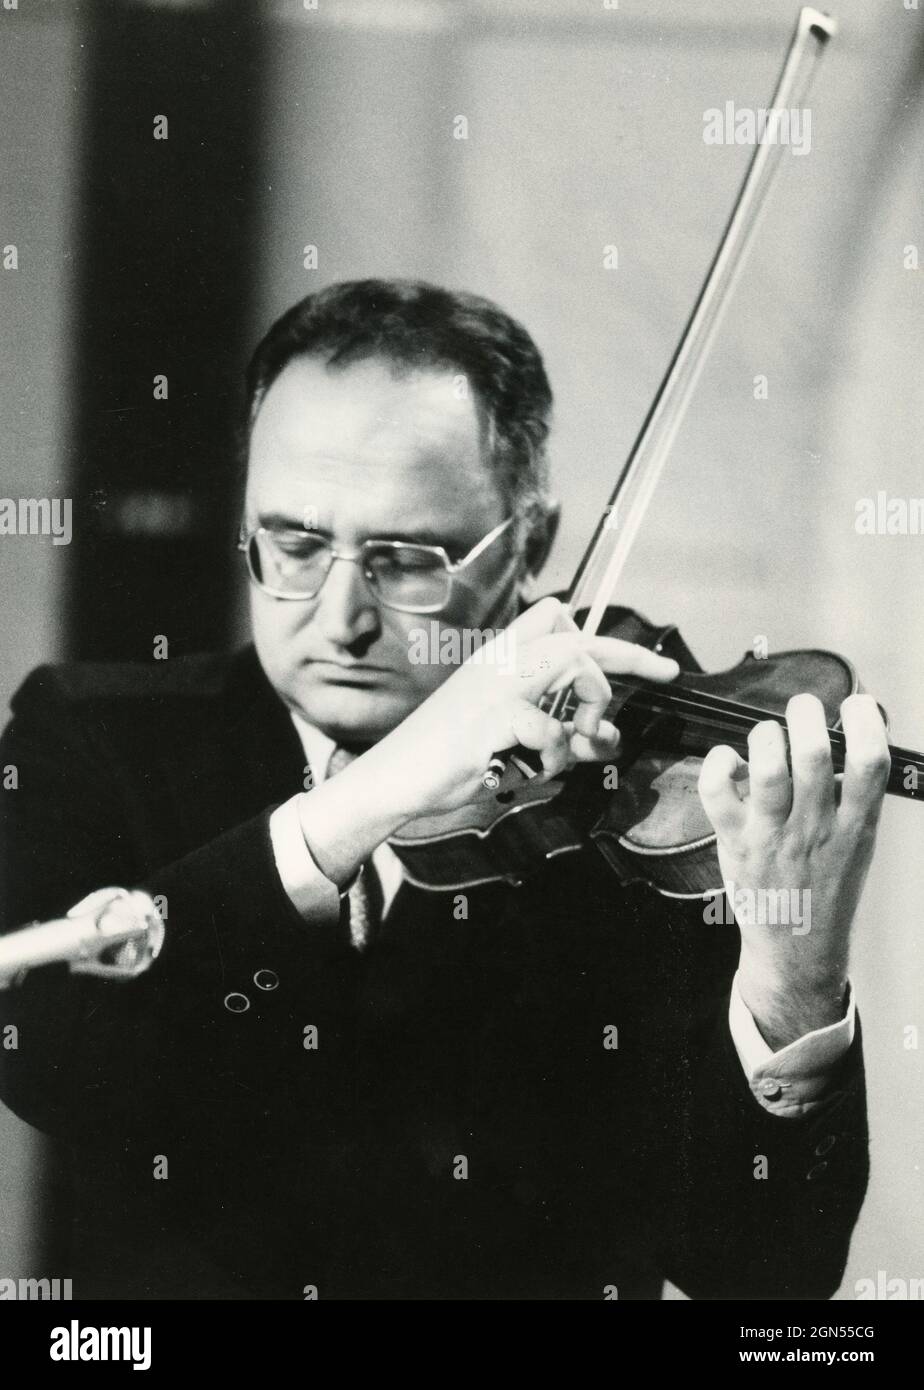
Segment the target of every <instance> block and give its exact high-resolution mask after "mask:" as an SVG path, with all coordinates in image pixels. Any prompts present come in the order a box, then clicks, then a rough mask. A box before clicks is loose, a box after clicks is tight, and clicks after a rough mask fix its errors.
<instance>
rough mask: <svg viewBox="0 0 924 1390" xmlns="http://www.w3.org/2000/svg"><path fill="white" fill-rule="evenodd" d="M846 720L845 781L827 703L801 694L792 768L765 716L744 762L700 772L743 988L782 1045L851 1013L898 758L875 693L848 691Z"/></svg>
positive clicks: (708, 765)
mask: <svg viewBox="0 0 924 1390" xmlns="http://www.w3.org/2000/svg"><path fill="white" fill-rule="evenodd" d="M841 720H842V727H843V730H844V734H845V738H846V745H847V752H846V761H845V768H844V773H843V777H842V778H841V777H838V778H837V779H836V778H835V775H834V770H833V766H832V758H831V745H830V741H829V739H828V734H827V729H826V721H825V713H824V708H823V706H822V704H821V701H820V700H818V699H817V698H816V697H815V696H814V695H796V696H794V697H793V699H791V700H790V702H789V704H788V706H787V709H786V725H787V729H788V732H789V748H790V758H789V762H787V755H786V740H785V738H784V735H783V729H782V727H781V725H780V724H779V723H777V722H776V720H766V721H765V722H763V723H760V724H757V725H756V726H755V727H754V729H752V731H751V733H750V736H749V739H748V753H749V757H748V762H745V761H744V759H743V758H741V757H739V755H738V754H737V753H736V752H735V751H734V749H732V748H729V747H727V746H725V745H722V746H719V747H716V748H713V749H712V750H711V752H710V753H709V754H708V756H707V757H706V759H705V760H704V762H703V767H702V772H701V775H700V783H699V791H700V797H701V799H702V803H703V807H704V809H705V811H706V814H707V816H708V817H709V820H710V821H711V822H712V826H713V829H714V830H715V832H716V837H717V840H718V852H719V864H720V867H721V870H722V877H723V880H724V881H725V885H726V890H727V891H729V892H733V894H734V897H733V902H732V906H733V908H734V910H735V918H736V921H737V922H738V926H739V928H740V931H741V960H740V963H739V973H738V984H739V988H740V991H741V995H742V998H743V999H744V1002H745V1003H746V1004H747V1006H748V1008H749V1009H750V1011H751V1013H752V1014H753V1016H754V1019H755V1022H756V1023H757V1026H758V1028H759V1029H760V1032H761V1033H762V1035H763V1037H764V1039H765V1040H766V1042H767V1043H768V1045H769V1046H770V1047H772V1048H773V1049H774V1050H777V1049H779V1048H781V1047H784V1046H786V1044H787V1043H790V1042H793V1041H795V1039H796V1038H799V1037H801V1036H802V1035H803V1034H805V1033H807V1032H810V1031H812V1030H813V1029H815V1028H822V1027H825V1026H826V1025H827V1024H830V1023H835V1022H837V1021H838V1020H839V1019H841V1018H842V1017H843V1013H844V1001H845V995H846V988H847V963H848V952H849V937H850V926H851V923H852V921H853V917H854V913H855V912H856V908H857V903H858V901H859V897H860V892H861V889H862V887H863V882H864V880H865V878H866V873H867V870H868V868H869V864H870V860H871V858H872V853H873V847H874V844H875V839H876V828H877V825H878V822H879V815H880V812H881V809H882V799H883V795H884V793H885V788H886V783H887V781H888V776H889V769H890V757H889V746H888V737H887V734H886V729H885V725H884V723H883V720H882V715H881V713H880V711H879V708H878V706H877V704H876V702H875V700H874V699H873V698H872V697H871V696H869V695H851V696H850V697H849V698H848V699H846V700H845V701H844V703H843V705H842V706H841ZM790 764H791V768H792V772H791V773H790ZM770 894H774V895H775V897H770ZM783 895H785V897H784V896H783ZM774 905H775V906H774ZM781 909H782V910H781ZM781 917H782V918H784V922H783V923H781V920H780V919H781ZM768 918H769V920H768Z"/></svg>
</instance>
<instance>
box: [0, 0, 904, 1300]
mask: <svg viewBox="0 0 924 1390" xmlns="http://www.w3.org/2000/svg"><path fill="white" fill-rule="evenodd" d="M797 8H798V7H797V4H796V3H795V0H764V3H762V4H761V5H759V6H757V5H741V4H739V3H736V0H684V3H683V4H682V5H680V4H678V3H676V0H675V2H674V3H670V2H669V0H619V3H618V4H617V3H615V2H614V0H607V2H604V0H482V3H477V0H318V2H317V3H316V4H310V3H306V0H249V2H248V0H97V2H96V3H87V2H86V0H19V3H18V4H17V5H16V7H15V8H14V9H9V8H8V7H7V6H6V5H4V8H2V9H0V266H2V267H3V268H0V313H2V335H0V365H2V380H0V494H2V496H3V497H9V498H20V497H43V496H44V497H49V498H52V497H57V498H71V499H73V528H74V534H73V542H72V544H70V545H69V546H53V545H52V544H51V542H50V540H49V539H48V538H38V537H26V536H14V537H0V653H2V663H0V707H2V710H3V715H4V718H5V712H6V707H7V704H8V701H9V698H10V696H11V695H12V694H13V692H14V690H15V689H16V687H17V686H18V685H19V683H20V681H21V680H22V679H23V677H24V676H25V675H26V673H27V672H28V671H30V670H31V669H32V668H33V667H34V666H35V665H37V664H38V663H40V662H43V661H54V660H60V659H65V658H103V657H131V658H137V659H139V660H150V659H151V657H152V649H153V642H154V639H155V637H156V636H157V635H160V634H163V635H166V636H168V637H169V641H170V652H171V655H173V654H178V653H179V652H181V651H185V650H193V649H196V648H221V647H225V646H227V645H228V644H229V643H236V642H240V641H243V640H245V639H246V626H245V623H244V617H243V614H244V609H243V600H242V592H243V586H242V583H241V578H242V576H241V575H240V574H239V573H238V569H237V563H236V562H237V560H238V559H239V557H238V556H236V555H235V552H234V539H235V532H236V526H237V516H236V514H235V511H234V505H235V498H234V487H233V483H234V476H235V463H234V452H235V429H236V426H237V424H238V419H239V411H240V403H241V385H240V383H241V374H242V371H243V367H244V365H245V363H246V360H247V357H248V355H249V352H250V350H251V349H252V347H253V346H254V345H255V343H256V341H257V340H258V338H259V337H260V336H261V335H262V333H263V332H264V331H265V329H266V328H267V327H268V326H269V324H270V322H271V321H272V320H273V319H274V317H276V316H277V315H278V314H279V313H281V312H282V311H283V310H284V309H286V308H287V307H288V306H289V305H290V304H292V303H293V302H294V301H295V300H296V299H298V298H300V297H301V296H302V295H304V294H306V293H309V292H310V291H312V290H315V289H318V288H320V287H321V286H322V285H324V284H327V283H329V282H331V281H333V280H337V279H342V278H354V277H358V276H390V275H404V276H414V277H422V278H426V279H431V280H434V281H437V282H440V283H444V284H447V285H450V286H453V287H458V288H466V289H470V290H474V291H477V292H478V293H481V294H485V295H488V296H489V297H492V298H495V299H497V300H498V301H499V302H500V303H501V304H502V305H503V306H504V307H505V308H506V309H508V310H509V311H510V312H512V313H513V314H514V315H515V316H517V317H518V318H520V319H521V320H522V321H523V322H524V323H525V324H526V326H527V327H528V328H529V329H530V331H531V332H532V334H533V336H534V337H535V339H536V341H537V343H538V344H539V346H540V348H541V350H542V352H543V353H544V356H545V359H546V364H547V367H548V370H549V374H550V377H551V380H552V384H553V387H554V389H555V394H556V425H555V432H554V437H553V451H552V452H553V460H554V477H555V483H556V489H557V492H558V494H559V496H560V497H561V499H562V502H563V506H564V523H563V528H562V534H561V537H560V540H559V543H558V545H557V548H556V551H555V554H554V556H553V559H552V561H551V564H550V566H549V569H548V571H547V575H546V579H547V587H548V588H549V589H555V588H562V587H564V586H565V585H566V584H567V582H568V579H569V577H570V573H571V571H572V569H573V567H574V565H575V564H576V562H577V560H578V558H579V556H580V553H581V550H582V549H583V546H584V545H585V544H586V541H587V540H588V539H589V535H590V532H591V530H592V527H593V524H594V523H595V520H596V517H597V516H598V514H599V511H600V509H601V508H602V506H603V505H604V503H605V501H606V498H607V496H608V494H609V492H610V489H611V487H612V484H613V482H614V480H615V476H616V472H617V470H618V467H619V465H620V464H621V462H622V461H623V459H624V457H625V455H626V453H627V451H628V449H629V446H630V445H631V443H632V439H633V437H634V435H635V433H636V431H637V429H638V427H639V425H640V423H641V420H642V418H643V417H644V414H645V411H646V408H647V406H648V404H649V402H650V399H651V397H652V395H653V393H654V390H655V388H656V386H657V384H658V381H659V379H660V377H661V375H662V373H663V371H664V368H665V366H666V363H667V361H668V359H669V356H670V354H671V352H672V350H673V347H674V345H675V342H676V339H677V337H678V335H679V333H680V330H681V328H682V326H683V324H684V322H685V320H686V317H687V315H688V314H689V311H690V308H691V306H692V303H693V299H694V297H695V294H696V292H697V290H698V288H699V284H700V282H701V280H702V277H703V275H704V273H705V270H706V268H707V266H708V263H709V260H710V258H711V256H712V253H713V251H714V249H715V245H716V243H717V241H718V238H719V236H720V234H721V231H722V228H723V226H724V223H725V219H726V217H727V215H728V212H729V210H730V207H731V204H732V201H733V199H734V195H735V192H736V189H737V186H738V183H739V181H740V179H741V177H742V175H743V172H744V169H745V167H746V163H747V160H748V157H749V153H750V151H749V150H748V148H746V147H741V146H733V145H728V146H726V145H719V146H715V145H707V144H705V143H704V140H703V128H704V125H703V121H704V112H705V111H707V110H708V109H709V108H713V107H718V108H724V104H725V103H726V102H727V101H733V102H734V103H735V104H736V106H737V107H741V106H747V107H760V106H765V105H766V104H767V103H768V101H769V98H770V95H771V92H772V90H773V86H774V82H775V80H776V76H777V73H778V70H779V67H780V64H781V62H782V58H783V54H784V52H785V48H786V45H787V43H788V40H789V37H790V33H791V30H792V27H793V24H794V21H795V17H796V12H797ZM832 10H833V12H834V13H835V14H836V16H837V18H838V19H839V20H840V23H841V30H840V34H839V36H838V38H837V39H836V41H835V42H834V43H833V44H832V45H831V46H830V49H829V51H828V53H827V54H826V56H825V59H824V61H823V63H822V65H821V67H820V69H819V72H818V75H817V77H816V82H815V86H814V89H813V92H812V95H811V98H810V101H809V105H810V107H811V111H812V130H811V137H812V140H811V150H810V152H809V153H807V154H805V155H803V156H796V155H795V154H793V153H792V152H791V151H787V152H786V155H785V157H784V159H783V161H782V168H781V170H780V174H779V180H778V183H777V185H776V188H775V190H774V193H773V195H772V200H771V204H770V206H769V208H768V212H767V215H766V218H765V220H764V223H763V225H762V228H761V231H760V233H759V236H758V239H757V242H756V244H755V247H754V250H753V252H752V255H751V258H750V260H749V263H748V266H747V268H746V271H745V274H744V277H743V279H742V281H741V284H740V286H739V289H738V292H737V294H736V296H735V299H734V301H733V303H732V305H731V307H730V310H729V313H728V315H727V318H726V321H725V325H724V327H723V329H722V331H721V334H720V337H719V340H718V343H717V346H716V348H715V351H714V353H713V355H712V357H711V359H710V361H709V364H708V366H707V368H706V371H705V373H704V376H703V379H702V382H701V385H700V387H699V390H698V392H697V395H696V397H695V399H694V402H693V405H692V408H691V410H690V412H689V416H688V418H687V421H686V423H685V425H684V427H683V430H682V432H681V435H680V438H679V441H678V445H677V447H676V449H675V451H674V454H673V456H672V458H671V460H670V462H669V465H668V469H667V471H666V474H665V477H664V479H663V481H662V484H661V487H660V490H659V493H658V496H657V498H656V500H655V503H654V506H653V509H652V511H651V513H650V514H649V518H648V520H647V522H646V525H645V527H644V529H643V532H642V535H641V538H640V540H639V542H638V544H637V546H636V549H635V550H634V552H633V556H632V559H631V562H630V565H629V568H628V570H627V572H626V574H625V576H624V578H623V581H622V584H621V589H620V592H619V593H618V594H617V595H615V596H614V597H615V598H616V600H618V601H620V602H622V603H627V604H631V605H633V606H635V607H638V608H639V609H640V610H641V611H642V612H643V613H645V614H646V615H647V616H648V617H650V618H652V619H657V620H662V621H665V622H667V621H673V622H676V623H678V624H679V625H680V626H681V628H682V631H683V634H684V636H685V638H686V640H687V642H688V643H689V645H690V646H691V647H692V649H693V651H694V652H695V653H696V655H697V657H698V659H699V660H700V662H701V663H702V664H703V665H704V666H705V667H706V668H718V667H724V666H728V665H732V664H734V663H735V662H736V661H737V660H738V659H739V658H740V657H741V655H742V654H743V652H744V651H745V650H746V649H748V648H750V647H751V646H752V644H753V643H754V641H755V639H756V638H760V637H763V638H765V639H766V642H767V644H768V646H769V649H770V651H779V650H783V649H786V648H789V647H797V646H823V647H830V648H832V649H834V650H836V651H840V652H843V653H844V654H845V655H847V656H849V657H850V658H851V659H852V660H853V661H854V662H855V663H856V665H857V668H858V671H859V673H860V677H861V679H862V681H863V683H864V685H865V686H866V687H867V688H868V689H871V690H872V691H874V692H875V693H876V694H877V696H878V697H879V698H880V699H881V700H882V701H883V703H884V704H885V705H886V706H887V707H888V710H889V713H890V715H891V720H892V735H893V739H894V741H895V742H897V743H902V744H905V745H909V746H912V747H918V748H920V747H922V745H924V694H922V692H924V643H922V642H921V641H920V634H921V630H922V610H924V598H922V579H924V535H917V536H915V535H901V534H900V535H861V534H858V533H857V531H856V528H855V517H856V506H857V502H858V500H859V499H861V498H864V497H870V498H873V499H875V498H876V496H877V494H878V493H879V492H884V493H885V494H887V496H888V497H890V498H891V497H897V498H902V499H906V500H907V499H910V498H913V497H914V496H918V497H921V496H924V469H922V466H921V464H922V460H921V448H920V441H921V438H922V435H924V395H922V389H921V388H922V370H921V362H922V350H924V313H922V309H924V294H922V271H921V269H920V268H919V267H920V266H921V265H924V203H922V193H921V189H922V171H924V20H922V15H921V13H920V11H919V8H918V4H917V0H832ZM160 116H166V117H167V121H168V126H167V134H168V138H167V139H155V138H154V132H155V122H156V120H157V118H158V117H160ZM460 117H464V121H460V119H459V118H460ZM460 134H461V135H462V136H463V137H464V138H459V137H460ZM10 247H15V248H16V253H15V255H11V254H10V252H9V248H10ZM309 248H310V249H309ZM607 248H616V255H615V257H614V256H613V254H612V252H611V251H608V250H607ZM158 376H165V377H166V378H167V383H168V386H167V390H168V396H167V399H155V378H156V377H158ZM3 794H4V795H11V794H13V793H11V792H5V793H3ZM922 844H924V820H922V813H921V808H920V806H916V805H913V804H911V803H910V802H907V801H899V800H898V799H897V798H890V804H889V805H887V807H886V810H885V813H884V825H883V832H882V835H881V842H880V848H879V852H878V856H877V859H876V862H875V864H874V867H873V870H872V873H871V877H870V880H869V883H868V887H867V890H866V893H865V896H864V900H863V904H862V906H861V910H860V919H861V920H860V923H859V929H858V932H857V947H856V951H855V965H854V971H853V975H854V981H855V986H856V990H857V994H858V997H859V1001H860V1006H861V1010H862V1013H863V1019H864V1028H865V1036H866V1048H867V1068H868V1075H869V1083H870V1101H871V1121H872V1158H873V1177H872V1182H871V1186H870V1191H869V1196H868V1198H867V1202H866V1206H865V1208H864V1211H863V1214H862V1217H861V1220H860V1224H859V1226H858V1228H857V1231H856V1234H855V1237H854V1242H853V1247H852V1252H851V1259H850V1265H849V1268H848V1271H847V1275H846V1278H845V1281H844V1284H843V1287H842V1290H841V1294H840V1295H839V1296H840V1297H844V1298H851V1297H854V1295H855V1283H856V1280H858V1279H860V1278H872V1279H874V1280H875V1279H876V1275H877V1271H878V1270H884V1271H886V1273H887V1275H888V1277H890V1278H892V1277H900V1278H904V1279H906V1280H910V1279H912V1278H921V1277H922V1276H924V1167H922V1165H924V1157H922V1155H924V1144H922V1141H924V1089H922V1078H924V1067H922V1051H921V1049H920V1048H918V1046H917V1045H916V1043H917V1038H916V1034H915V1033H914V1032H912V1031H909V1030H911V1029H921V1030H922V1031H924V1005H922V995H924V946H922V933H921V930H920V925H919V923H920V912H919V904H920V902H921V901H922V898H924V854H922V853H921V846H922ZM2 1013H3V1005H2V995H0V1023H2ZM909 1043H914V1044H915V1045H914V1046H910V1045H909ZM49 1189H50V1184H49V1177H48V1173H47V1171H46V1164H45V1162H44V1161H43V1147H42V1141H41V1139H40V1137H39V1136H38V1135H36V1134H35V1133H34V1132H33V1131H31V1130H29V1129H28V1128H27V1127H26V1126H25V1125H23V1124H21V1123H20V1122H19V1121H18V1120H16V1119H15V1118H14V1117H13V1116H12V1115H10V1114H9V1113H6V1112H0V1277H6V1276H11V1277H24V1276H29V1275H32V1276H38V1275H42V1274H44V1275H49V1276H50V1275H51V1274H52V1273H55V1271H54V1270H50V1269H48V1268H45V1267H43V1261H44V1260H45V1258H46V1256H47V1247H46V1246H45V1244H44V1238H45V1232H46V1230H47V1227H48V1220H47V1217H48V1206H49V1198H48V1192H49ZM58 1272H60V1271H58ZM667 1296H668V1297H670V1296H672V1291H670V1290H669V1291H668V1295H667ZM673 1296H678V1295H676V1293H675V1292H674V1293H673Z"/></svg>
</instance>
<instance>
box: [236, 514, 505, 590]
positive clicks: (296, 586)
mask: <svg viewBox="0 0 924 1390" xmlns="http://www.w3.org/2000/svg"><path fill="white" fill-rule="evenodd" d="M512 521H513V517H508V518H507V520H506V521H502V522H501V523H500V525H499V526H495V527H494V530H493V531H489V532H488V534H487V535H486V536H485V537H483V539H482V540H480V541H479V542H478V544H477V545H476V546H475V547H474V548H473V549H472V550H470V551H469V552H468V554H467V555H466V556H464V558H463V559H461V560H456V561H453V560H450V558H449V554H448V552H447V551H446V549H445V547H443V546H441V545H417V544H415V543H410V542H408V541H376V540H368V541H363V543H362V545H361V546H360V547H359V548H358V549H357V550H351V551H346V550H335V549H334V547H333V546H332V545H331V543H330V541H328V540H326V539H325V538H324V537H323V536H318V535H316V534H314V533H313V532H311V531H296V530H291V531H290V530H284V529H282V528H276V527H267V526H257V527H255V528H254V530H252V531H247V532H242V533H241V538H240V540H239V541H238V547H237V548H238V550H241V551H243V553H244V555H245V557H246V560H247V569H248V572H249V574H250V578H251V581H252V582H253V583H254V584H256V585H257V587H258V588H260V589H262V590H263V592H264V593H265V594H271V595H272V596H273V598H281V599H292V600H294V601H298V600H304V599H311V598H316V597H317V595H318V594H319V593H320V592H321V586H322V585H323V583H324V581H325V579H326V578H327V576H328V574H330V570H331V566H332V565H333V563H334V561H335V560H349V561H350V562H351V563H354V564H359V565H361V567H362V572H363V574H364V575H365V578H366V583H367V584H368V585H369V588H370V589H371V590H372V592H373V594H374V595H375V597H376V599H377V600H378V601H379V602H380V603H381V604H382V605H383V606H384V607H385V608H395V609H397V610H398V612H399V613H439V612H440V611H441V610H442V609H443V608H445V607H446V605H447V604H448V602H449V597H450V594H451V593H452V585H453V580H454V579H455V576H456V575H457V574H459V573H460V572H461V571H462V570H464V569H466V568H467V567H468V566H469V565H471V564H472V563H473V562H474V561H475V560H477V559H478V557H479V555H483V554H484V552H485V551H486V550H487V549H488V546H490V545H493V544H494V542H495V541H496V540H497V539H498V537H499V536H501V535H503V533H504V532H505V531H506V530H507V528H508V526H510V525H511V523H512Z"/></svg>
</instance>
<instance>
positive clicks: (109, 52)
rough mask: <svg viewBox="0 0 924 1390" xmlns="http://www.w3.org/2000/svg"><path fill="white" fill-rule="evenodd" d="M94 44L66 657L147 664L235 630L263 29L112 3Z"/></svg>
mask: <svg viewBox="0 0 924 1390" xmlns="http://www.w3.org/2000/svg"><path fill="white" fill-rule="evenodd" d="M87 43H88V45H91V46H92V53H91V58H90V63H89V73H88V94H87V102H86V124H85V130H84V137H85V155H84V159H85V167H84V168H83V169H82V171H81V175H80V186H81V190H82V197H83V208H82V215H81V220H80V232H79V237H78V243H77V254H78V256H79V262H80V264H79V270H78V277H79V278H78V284H79V291H78V305H79V309H78V313H77V316H76V322H75V331H76V342H75V345H74V348H75V351H74V387H75V395H76V410H75V431H76V439H75V443H76V451H75V452H76V457H77V465H76V468H77V479H76V486H75V540H74V546H73V583H72V585H71V593H70V613H69V619H70V621H69V630H70V634H71V636H70V649H71V651H72V653H73V654H75V655H78V656H81V657H88V658H98V657H111V656H127V657H138V658H142V659H143V658H147V659H150V658H151V656H152V651H153V641H154V637H155V636H156V635H159V634H163V635H165V636H167V637H168V639H169V644H170V645H169V652H170V655H171V656H173V655H175V654H178V653H180V652H183V651H186V650H190V649H194V648H203V647H214V646H219V645H221V644H222V642H223V641H224V640H225V637H226V634H227V630H228V623H229V612H228V610H229V579H230V565H231V564H232V563H234V562H235V556H234V550H233V543H232V542H233V532H234V525H235V515H234V506H235V499H234V473H235V466H234V428H235V424H236V421H237V411H238V404H239V399H240V377H241V372H242V367H243V363H244V361H245V359H246V353H247V349H248V347H249V346H250V345H249V344H248V343H245V342H243V341H242V325H244V324H245V323H246V322H247V320H248V312H247V311H248V303H249V299H250V295H251V285H252V280H253V270H254V267H253V259H254V250H253V245H252V227H253V224H254V217H253V209H254V200H255V189H256V183H257V169H256V163H257V155H258V136H257V132H258V97H259V91H258V88H259V79H260V44H259V30H258V27H257V24H256V22H255V20H254V18H253V17H252V13H251V6H250V4H248V3H246V0H226V2H225V3H213V4H211V5H207V6H205V7H203V6H202V4H201V3H199V4H197V5H192V6H189V7H188V8H186V7H177V6H175V5H171V6H154V5H152V6H147V5H139V4H137V3H134V4H130V3H128V0H116V3H113V0H105V2H104V3H97V5H96V7H95V8H94V9H93V10H92V11H91V17H90V22H89V24H88V33H87ZM158 116H166V117H167V120H168V123H169V124H168V138H167V139H166V140H163V139H160V140H158V139H155V138H154V122H155V118H156V117H158ZM159 374H163V375H165V376H166V377H167V378H168V390H169V397H168V399H167V400H155V399H154V378H155V376H157V375H159Z"/></svg>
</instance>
